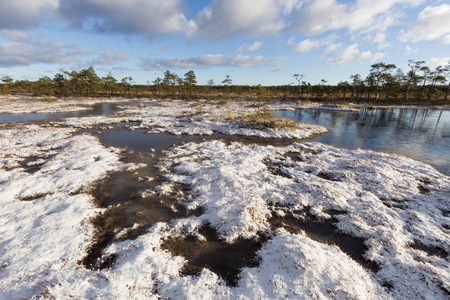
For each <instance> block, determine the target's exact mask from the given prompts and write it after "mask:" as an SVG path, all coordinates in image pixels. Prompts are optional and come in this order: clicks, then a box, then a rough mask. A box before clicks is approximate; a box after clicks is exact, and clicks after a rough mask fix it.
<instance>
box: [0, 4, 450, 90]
mask: <svg viewBox="0 0 450 300" xmlns="http://www.w3.org/2000/svg"><path fill="white" fill-rule="evenodd" d="M410 59H412V60H416V61H417V60H424V61H426V62H427V64H428V65H429V66H430V67H432V68H434V67H436V66H438V65H446V64H448V63H449V60H450V1H449V0H436V1H423V0H376V1H373V0H14V1H12V0H0V77H3V76H10V77H12V78H13V79H15V80H25V79H26V80H37V79H39V78H40V77H43V76H49V77H51V78H53V76H54V75H55V74H56V73H58V72H60V70H66V71H72V70H81V69H85V68H88V67H90V66H92V67H94V69H95V70H96V72H97V74H98V75H99V76H101V77H102V76H105V75H107V74H108V73H109V72H111V73H112V75H113V76H114V77H115V78H117V79H118V80H120V79H121V78H123V77H126V76H131V77H132V78H133V80H134V82H135V83H137V84H152V81H153V80H155V79H156V78H157V77H161V78H162V77H163V73H164V71H166V70H170V71H171V72H174V73H176V74H177V75H178V76H180V77H184V74H185V73H186V72H188V71H189V70H193V71H194V72H195V74H196V76H197V81H198V84H207V82H208V80H210V79H213V80H214V82H215V84H221V82H222V81H223V80H224V79H225V78H226V75H230V78H231V79H232V81H233V84H243V85H257V84H262V85H286V84H294V82H295V79H294V78H293V74H302V75H304V78H303V80H304V81H306V82H310V83H312V84H317V83H319V82H320V81H321V80H322V79H324V80H326V81H327V82H328V83H329V84H336V83H338V82H340V81H345V80H347V81H350V76H351V75H355V74H361V76H362V77H363V78H364V77H365V76H367V74H368V73H369V69H370V65H372V64H374V63H377V62H385V63H392V64H396V66H397V67H399V68H402V69H403V70H404V71H408V60H410Z"/></svg>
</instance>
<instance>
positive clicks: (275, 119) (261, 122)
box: [242, 108, 298, 130]
mask: <svg viewBox="0 0 450 300" xmlns="http://www.w3.org/2000/svg"><path fill="white" fill-rule="evenodd" d="M242 123H243V124H244V125H246V126H248V127H251V128H257V129H264V128H286V129H291V130H294V129H297V128H298V124H297V123H296V122H295V121H294V120H292V119H291V118H282V117H280V116H279V115H277V114H276V113H274V112H271V111H269V110H268V109H266V108H265V109H262V110H258V111H256V112H254V113H251V114H249V115H246V116H244V117H243V118H242Z"/></svg>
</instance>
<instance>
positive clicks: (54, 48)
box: [0, 36, 90, 67]
mask: <svg viewBox="0 0 450 300" xmlns="http://www.w3.org/2000/svg"><path fill="white" fill-rule="evenodd" d="M89 53H90V51H89V50H85V49H79V48H77V47H76V46H74V45H67V44H64V43H63V42H61V41H49V40H45V39H42V38H40V37H33V36H28V38H27V41H26V42H23V41H21V40H20V39H19V40H17V41H12V42H7V43H2V44H0V67H13V66H28V65H32V64H39V63H59V64H69V63H72V62H74V61H75V60H76V59H77V58H78V57H80V56H82V55H86V54H89Z"/></svg>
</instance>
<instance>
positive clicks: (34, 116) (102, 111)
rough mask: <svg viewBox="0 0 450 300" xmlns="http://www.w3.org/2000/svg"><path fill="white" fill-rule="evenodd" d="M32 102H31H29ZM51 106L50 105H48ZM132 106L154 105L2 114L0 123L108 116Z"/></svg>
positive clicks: (95, 105) (98, 105) (102, 105)
mask: <svg viewBox="0 0 450 300" xmlns="http://www.w3.org/2000/svg"><path fill="white" fill-rule="evenodd" d="M30 101H32V100H30ZM33 101H34V100H33ZM50 105H51V104H50ZM122 105H132V106H143V107H145V106H154V105H156V104H154V103H144V102H133V103H97V104H94V105H89V106H87V107H89V108H90V109H88V110H83V111H74V112H66V113H44V114H41V113H27V114H4V113H3V114H2V113H0V123H15V122H19V123H20V122H27V121H42V120H58V119H64V118H72V117H86V116H94V115H104V116H107V115H110V114H112V113H113V112H117V111H120V108H119V106H122Z"/></svg>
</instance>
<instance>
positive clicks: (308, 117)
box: [277, 108, 450, 175]
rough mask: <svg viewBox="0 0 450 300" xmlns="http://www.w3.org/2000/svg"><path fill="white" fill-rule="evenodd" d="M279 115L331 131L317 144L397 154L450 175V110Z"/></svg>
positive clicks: (312, 112) (314, 111) (318, 138)
mask: <svg viewBox="0 0 450 300" xmlns="http://www.w3.org/2000/svg"><path fill="white" fill-rule="evenodd" d="M277 113H278V114H279V115H280V116H282V117H290V118H292V119H294V120H295V121H301V122H305V123H313V124H319V125H323V126H325V127H327V128H328V130H329V133H327V134H324V135H320V136H318V137H315V138H314V139H312V140H313V141H317V142H321V143H326V144H329V145H332V146H336V147H340V148H347V149H357V148H360V149H372V150H376V151H383V152H387V153H397V154H401V155H405V156H408V157H411V158H413V159H416V160H419V161H422V162H425V163H428V164H430V165H432V166H434V167H435V168H436V169H438V170H439V171H441V172H443V173H445V174H447V175H450V111H449V110H434V109H414V108H408V109H400V108H389V109H375V110H369V109H367V108H362V109H361V111H360V112H359V113H358V112H356V113H354V112H339V111H330V110H319V109H309V110H296V111H277Z"/></svg>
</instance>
